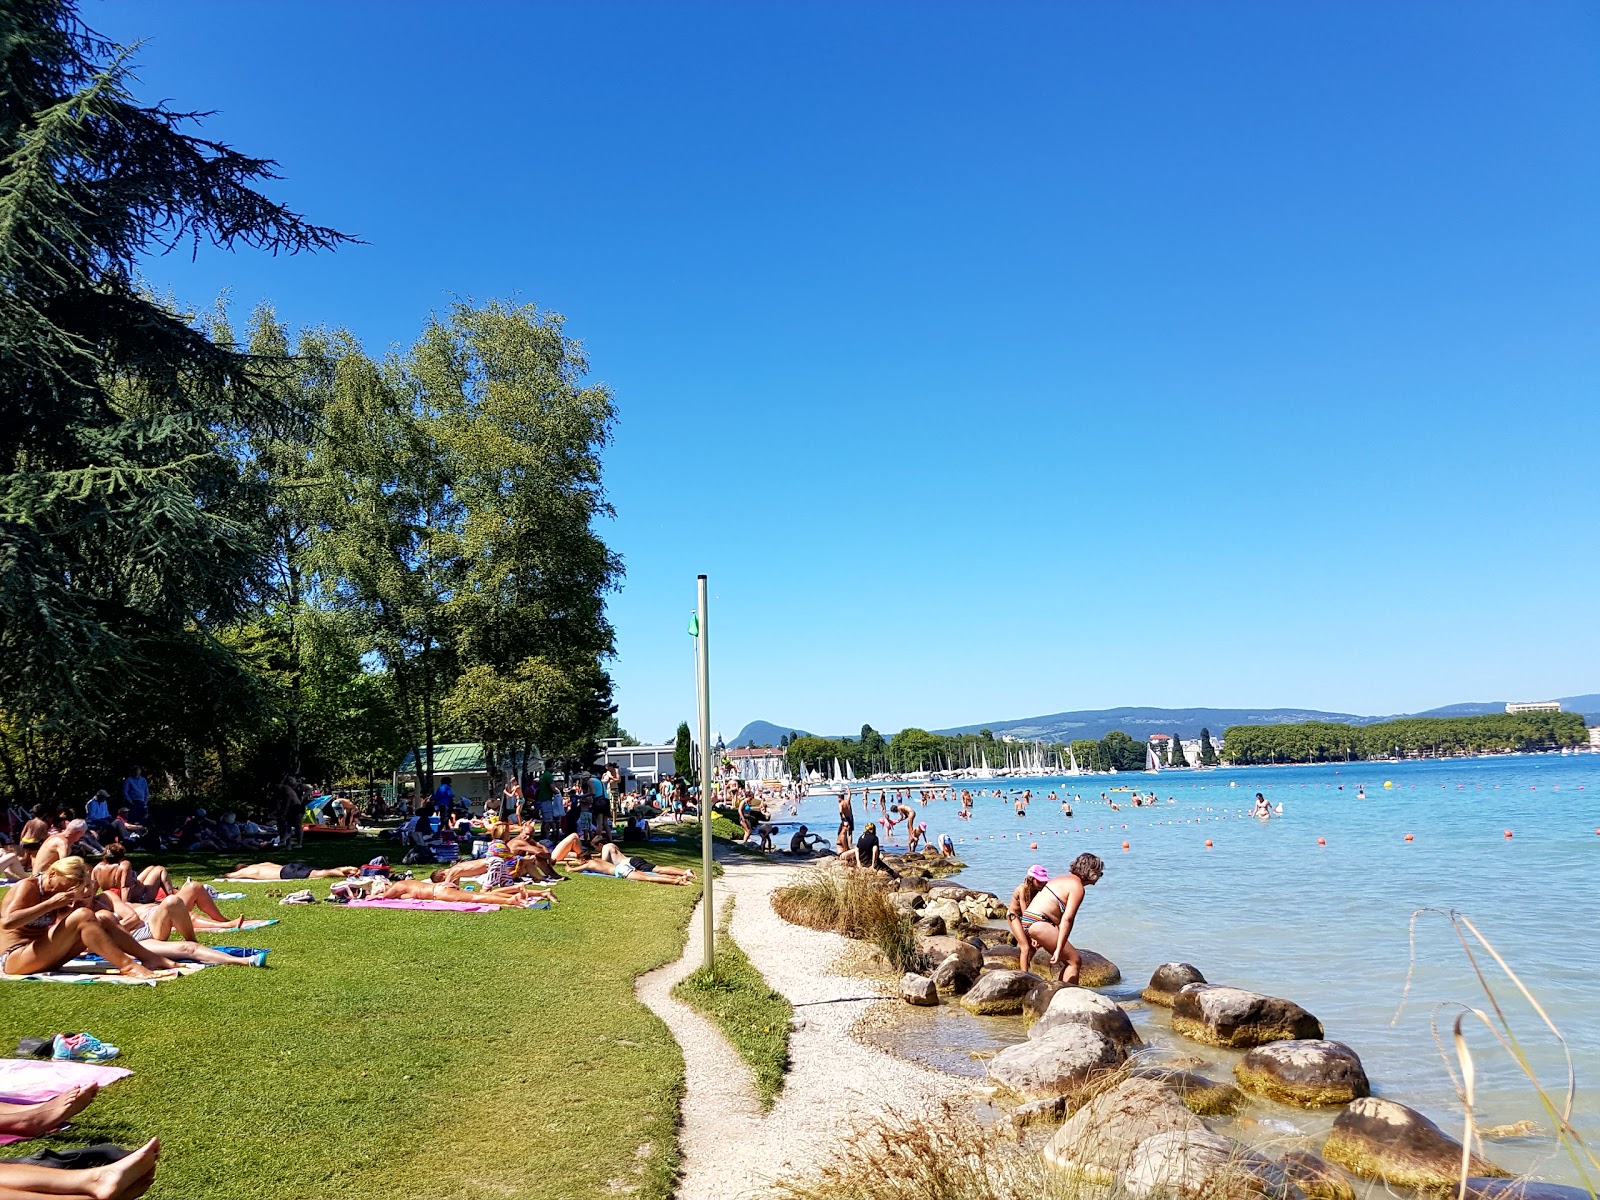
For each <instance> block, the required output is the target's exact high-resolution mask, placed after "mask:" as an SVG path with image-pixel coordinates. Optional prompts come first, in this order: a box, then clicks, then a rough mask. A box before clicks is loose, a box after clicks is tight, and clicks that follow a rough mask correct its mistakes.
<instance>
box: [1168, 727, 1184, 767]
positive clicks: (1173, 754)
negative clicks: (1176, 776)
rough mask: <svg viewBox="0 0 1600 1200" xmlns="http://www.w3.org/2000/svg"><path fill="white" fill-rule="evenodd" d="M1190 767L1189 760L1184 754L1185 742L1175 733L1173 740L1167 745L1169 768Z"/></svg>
mask: <svg viewBox="0 0 1600 1200" xmlns="http://www.w3.org/2000/svg"><path fill="white" fill-rule="evenodd" d="M1188 765H1189V760H1188V758H1187V757H1185V755H1184V753H1183V742H1182V740H1181V739H1180V738H1179V736H1178V734H1177V733H1176V732H1174V733H1173V735H1172V740H1171V741H1170V742H1168V743H1167V766H1169V767H1187V766H1188Z"/></svg>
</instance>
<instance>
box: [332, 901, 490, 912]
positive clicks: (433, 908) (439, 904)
mask: <svg viewBox="0 0 1600 1200" xmlns="http://www.w3.org/2000/svg"><path fill="white" fill-rule="evenodd" d="M349 907H351V908H423V909H427V910H428V911H429V912H497V911H498V910H499V909H500V908H501V907H502V906H501V905H498V904H469V903H468V902H467V901H465V900H352V901H350V904H349Z"/></svg>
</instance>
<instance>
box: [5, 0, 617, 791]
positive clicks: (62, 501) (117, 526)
mask: <svg viewBox="0 0 1600 1200" xmlns="http://www.w3.org/2000/svg"><path fill="white" fill-rule="evenodd" d="M8 9H9V13H8V17H7V20H8V22H9V24H10V29H9V31H8V39H7V41H6V44H5V47H4V49H3V50H0V55H3V60H4V66H5V78H4V79H3V80H0V93H3V95H4V100H5V103H4V104H0V230H3V236H0V282H3V284H4V286H3V287H0V382H3V386H0V790H3V791H4V792H5V793H7V794H8V795H9V797H10V798H12V799H14V800H17V801H21V802H23V803H33V802H63V801H69V800H78V799H81V798H82V797H83V796H84V795H86V794H88V793H89V792H92V791H93V789H94V788H95V787H98V786H104V785H105V784H106V781H107V780H108V779H111V778H115V777H117V776H119V775H121V774H123V773H125V771H126V769H127V767H128V766H129V765H130V764H132V763H135V762H138V763H141V764H142V765H144V766H145V768H146V773H147V774H149V775H151V776H152V777H154V778H155V779H157V780H170V781H171V782H172V785H173V787H174V789H175V791H176V792H177V793H178V795H179V796H180V797H182V798H184V799H197V798H203V797H212V796H216V797H223V796H227V797H250V796H256V795H262V794H264V793H265V791H266V789H267V787H268V785H269V784H270V783H271V782H273V781H274V780H275V779H277V778H279V777H281V775H282V774H283V773H284V772H294V773H297V774H304V775H306V776H308V777H312V778H321V779H336V778H340V777H352V776H356V775H367V776H370V775H372V774H374V773H376V774H384V775H386V774H387V773H388V772H389V771H390V770H391V769H392V768H393V766H394V765H395V763H396V762H397V761H398V759H399V758H400V756H401V754H402V753H403V752H404V751H406V750H407V749H410V750H412V751H414V752H416V753H417V757H418V761H419V762H420V764H421V773H422V775H423V785H424V786H425V787H427V786H431V783H432V780H431V775H432V762H431V753H430V749H429V748H430V747H431V746H432V745H433V744H434V743H435V742H440V741H448V740H467V741H473V742H479V743H482V744H483V746H484V748H485V752H486V753H487V754H488V755H489V758H490V761H491V763H499V762H503V761H510V762H512V763H513V764H515V763H517V762H522V763H526V762H527V761H528V758H529V756H530V755H531V754H532V752H533V751H534V749H535V747H537V748H538V749H539V750H541V751H543V752H544V753H545V754H546V755H548V756H551V757H555V758H573V759H577V758H584V757H588V756H591V755H592V753H593V743H594V739H595V738H596V736H598V735H599V734H600V733H601V732H602V731H604V730H606V729H607V728H608V727H609V728H613V729H614V728H615V726H614V714H615V708H614V706H613V705H612V703H611V680H610V678H609V676H608V674H607V672H606V670H605V661H606V659H607V658H608V656H609V655H610V654H611V652H612V646H613V635H612V629H611V626H610V624H609V622H608V620H607V618H606V614H605V604H604V601H605V596H606V593H607V592H608V591H609V590H611V589H612V588H614V587H615V586H616V584H617V581H618V580H619V578H620V575H621V570H622V565H621V563H620V561H619V560H618V558H617V556H616V555H615V554H614V553H612V551H611V550H610V549H609V548H608V547H607V546H606V544H605V543H604V541H603V540H602V539H601V538H600V536H599V535H598V533H597V532H596V530H595V527H594V523H595V518H597V517H600V516H603V515H605V514H607V513H608V512H609V511H610V510H609V508H608V506H607V502H606V498H605V492H604V487H603V483H602V475H601V458H600V455H601V452H602V450H603V449H604V447H605V446H606V444H607V442H608V440H609V438H610V435H611V430H612V426H613V423H614V421H615V412H614V409H613V405H612V397H611V394H610V392H609V391H608V390H607V389H606V388H605V387H603V386H600V385H597V384H594V383H591V382H588V381H587V375H588V369H589V364H588V360H587V358H586V356H585V354H584V350H583V347H582V345H581V344H580V343H579V342H577V341H575V340H574V339H572V338H570V337H569V336H567V334H566V332H565V328H564V321H563V318H562V317H561V316H560V315H558V314H556V313H552V312H549V311H545V310H541V309H539V308H537V307H536V306H533V305H529V304H512V303H501V302H490V303H486V304H470V303H465V302H462V303H456V304H453V305H452V306H451V307H450V308H449V309H448V310H447V311H445V312H443V313H438V314H433V315H430V316H428V317H427V318H426V319H425V320H424V321H423V322H422V323H421V329H420V332H419V334H418V335H417V337H416V339H415V341H414V342H413V343H412V344H411V345H410V346H409V347H408V348H405V349H399V350H394V351H391V352H388V353H386V354H382V355H374V354H371V353H368V352H367V351H366V349H365V348H364V347H363V346H362V345H361V344H360V342H359V341H358V340H357V339H356V338H355V337H354V336H353V335H351V334H350V333H349V332H348V331H346V330H344V329H342V328H340V327H339V326H338V325H337V324H330V325H328V326H326V327H320V328H312V329H304V330H300V331H298V332H295V331H291V330H290V329H288V328H286V327H285V325H284V324H283V323H282V322H281V321H279V319H278V318H277V316H276V314H275V313H274V312H273V310H272V309H271V308H261V309H258V310H257V311H256V312H254V313H253V314H251V315H250V317H249V318H248V320H247V321H246V322H245V323H244V324H243V327H242V328H240V329H238V330H236V329H235V328H234V326H233V325H232V323H231V318H230V315H229V314H228V312H227V311H226V310H225V309H224V308H221V307H219V308H217V309H215V310H213V311H209V312H198V313H197V312H193V311H187V310H184V309H182V308H180V307H179V306H177V305H176V304H175V303H174V302H172V301H170V300H168V299H164V298H161V297H157V296H154V295H152V294H151V293H150V292H149V291H148V290H147V289H145V288H144V287H143V286H142V285H141V284H140V282H139V276H138V265H139V262H140V261H141V259H142V257H143V256H144V255H146V254H149V253H153V252H159V251H161V250H163V249H167V248H171V247H174V246H182V245H198V244H199V243H200V242H202V241H204V242H207V243H209V244H211V245H214V246H218V247H222V248H225V249H233V248H238V249H255V250H265V251H268V252H272V253H279V252H282V253H301V252H315V251H329V250H334V249H337V248H338V247H339V246H340V245H343V244H345V243H347V242H348V241H350V240H351V238H350V237H349V236H348V235H346V234H344V233H341V232H339V231H337V230H335V229H332V228H330V227H326V226H320V225H316V224H313V223H311V222H309V221H307V220H306V219H304V218H302V217H301V216H299V215H297V214H295V213H292V212H290V211H289V210H287V209H285V208H284V207H283V206H281V205H279V204H278V203H276V202H274V201H273V200H271V199H269V198H268V197H267V196H266V195H265V194H263V192H262V191H261V190H259V189H260V188H261V187H262V186H263V185H264V184H265V183H267V182H268V181H270V180H272V179H273V178H275V175H274V170H273V168H274V164H273V163H272V162H271V161H270V160H267V159H262V158H256V157H252V156H250V155H247V154H244V153H242V152H240V151H237V150H235V149H233V148H232V147H229V146H226V145H224V144H221V143H218V142H215V141H210V140H206V139H205V138H203V137H201V136H199V134H198V133H197V132H196V131H195V118H194V116H193V115H192V114H186V113H183V112H178V111H175V110H172V109H170V108H168V107H166V106H165V105H162V104H156V105H150V104H142V103H140V102H139V101H138V100H136V99H135V97H134V96H133V95H132V93H131V92H130V90H129V85H130V79H129V75H128V68H129V64H128V59H127V57H126V55H125V52H124V51H123V50H122V49H121V48H119V47H116V46H113V45H111V44H109V43H108V42H106V41H105V40H104V39H102V38H100V37H99V36H98V35H96V34H94V33H93V32H92V31H90V30H89V29H87V28H86V27H85V26H84V25H83V24H82V22H81V21H80V19H79V17H78V14H77V12H76V9H75V7H74V6H73V5H72V4H70V3H62V2H54V0H35V2H32V3H21V4H13V5H10V6H8Z"/></svg>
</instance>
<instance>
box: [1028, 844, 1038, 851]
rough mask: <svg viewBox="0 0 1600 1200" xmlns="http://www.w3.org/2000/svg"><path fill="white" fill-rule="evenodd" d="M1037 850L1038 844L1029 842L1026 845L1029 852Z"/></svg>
mask: <svg viewBox="0 0 1600 1200" xmlns="http://www.w3.org/2000/svg"><path fill="white" fill-rule="evenodd" d="M1038 848H1039V843H1038V842H1029V843H1028V849H1029V850H1037V849H1038Z"/></svg>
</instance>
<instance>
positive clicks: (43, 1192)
mask: <svg viewBox="0 0 1600 1200" xmlns="http://www.w3.org/2000/svg"><path fill="white" fill-rule="evenodd" d="M118 1153H122V1152H121V1151H118ZM160 1153H161V1142H160V1140H159V1139H157V1138H151V1139H150V1140H149V1141H148V1142H146V1143H145V1144H144V1145H142V1146H140V1147H139V1148H138V1149H137V1150H135V1151H133V1152H132V1153H129V1154H123V1156H122V1157H121V1158H117V1159H113V1160H112V1161H110V1162H106V1161H105V1160H104V1159H100V1160H99V1161H100V1162H101V1163H102V1165H100V1166H94V1167H82V1168H74V1167H52V1166H46V1165H44V1164H41V1163H31V1162H16V1161H6V1162H0V1197H4V1200H134V1197H136V1196H142V1195H144V1194H145V1193H146V1192H147V1191H149V1190H150V1185H151V1184H152V1183H154V1182H155V1178H156V1157H157V1155H159V1154H160Z"/></svg>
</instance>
